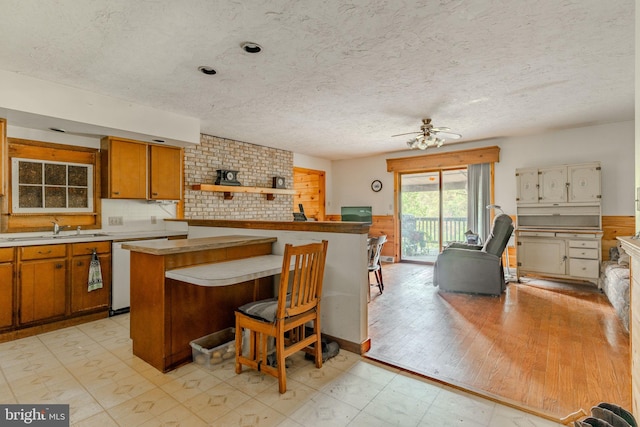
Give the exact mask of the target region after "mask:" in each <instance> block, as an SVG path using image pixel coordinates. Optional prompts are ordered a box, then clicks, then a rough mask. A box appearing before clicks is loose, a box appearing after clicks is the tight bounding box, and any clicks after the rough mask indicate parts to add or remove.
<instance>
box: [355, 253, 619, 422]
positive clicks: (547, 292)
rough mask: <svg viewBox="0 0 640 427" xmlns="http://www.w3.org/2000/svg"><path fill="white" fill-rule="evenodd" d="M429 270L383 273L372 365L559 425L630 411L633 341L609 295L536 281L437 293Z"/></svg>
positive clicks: (411, 267) (374, 312)
mask: <svg viewBox="0 0 640 427" xmlns="http://www.w3.org/2000/svg"><path fill="white" fill-rule="evenodd" d="M432 271H433V269H432V267H431V266H424V265H417V264H407V263H399V264H384V265H383V276H384V283H385V291H384V294H382V295H379V294H378V291H377V287H372V288H371V302H370V303H369V335H370V337H371V344H372V346H371V350H370V351H369V352H368V353H367V354H366V355H365V356H366V357H369V358H372V359H375V360H378V361H381V362H384V363H388V364H391V365H394V366H398V367H400V368H403V369H406V370H409V371H412V372H416V373H419V374H422V375H425V376H427V377H430V378H433V379H436V380H439V381H443V382H446V383H450V384H452V385H455V386H458V387H462V388H465V389H468V390H470V391H473V392H476V393H479V394H482V395H485V396H487V397H489V398H492V399H494V400H499V401H502V402H505V403H508V404H512V405H515V406H520V407H522V408H523V409H525V410H529V411H530V412H534V413H538V414H543V415H546V416H551V417H556V418H563V417H565V416H567V415H568V414H570V413H573V412H575V411H577V410H579V409H580V408H583V409H584V410H585V411H586V412H589V410H590V408H591V407H592V406H594V405H596V404H597V403H599V402H602V401H606V402H612V403H616V404H618V405H621V406H623V407H625V408H631V385H630V384H631V373H630V362H629V335H628V333H627V332H626V331H625V330H624V328H623V326H622V323H621V322H620V320H619V319H618V317H617V316H616V314H615V312H614V310H613V307H612V306H611V305H610V304H609V302H608V300H607V298H606V296H605V295H604V294H602V293H600V292H598V291H597V290H596V289H595V288H593V287H588V286H580V285H562V284H554V283H553V282H546V281H537V280H532V279H525V280H528V283H526V284H525V283H521V284H518V283H511V284H509V285H508V286H507V291H506V293H504V294H503V295H502V296H501V297H491V296H476V295H466V294H455V293H440V292H438V288H435V287H434V286H433V285H432ZM372 277H373V276H372Z"/></svg>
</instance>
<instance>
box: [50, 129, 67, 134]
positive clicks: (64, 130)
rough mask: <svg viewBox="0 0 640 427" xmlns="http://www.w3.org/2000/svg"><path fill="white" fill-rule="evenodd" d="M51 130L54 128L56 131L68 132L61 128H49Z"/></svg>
mask: <svg viewBox="0 0 640 427" xmlns="http://www.w3.org/2000/svg"><path fill="white" fill-rule="evenodd" d="M49 130H52V131H54V132H60V133H65V132H66V130H64V129H61V128H49Z"/></svg>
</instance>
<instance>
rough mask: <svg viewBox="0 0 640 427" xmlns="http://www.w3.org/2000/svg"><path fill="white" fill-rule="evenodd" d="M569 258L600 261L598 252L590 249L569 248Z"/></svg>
mask: <svg viewBox="0 0 640 427" xmlns="http://www.w3.org/2000/svg"><path fill="white" fill-rule="evenodd" d="M569 258H586V259H598V250H597V249H590V248H569Z"/></svg>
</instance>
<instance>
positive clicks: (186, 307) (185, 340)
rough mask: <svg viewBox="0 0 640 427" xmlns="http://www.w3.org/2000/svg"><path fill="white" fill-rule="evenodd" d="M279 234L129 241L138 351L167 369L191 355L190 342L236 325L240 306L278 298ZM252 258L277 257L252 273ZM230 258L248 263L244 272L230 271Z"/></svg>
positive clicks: (133, 327) (135, 348)
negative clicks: (275, 293)
mask: <svg viewBox="0 0 640 427" xmlns="http://www.w3.org/2000/svg"><path fill="white" fill-rule="evenodd" d="M276 240H277V239H276V238H275V237H264V236H219V237H206V238H198V239H180V240H168V241H156V242H148V243H145V242H140V243H136V244H124V245H123V248H125V249H129V250H130V251H131V314H130V319H131V321H130V322H131V327H130V334H131V339H132V340H133V354H134V355H136V356H138V357H140V358H141V359H143V360H144V361H146V362H147V363H149V364H150V365H152V366H154V367H155V368H156V369H158V370H160V371H162V372H167V371H169V370H171V369H174V368H175V367H177V366H179V365H181V364H184V363H186V362H190V361H191V346H190V345H189V342H190V341H192V340H194V339H197V338H200V337H202V336H205V335H208V334H210V333H213V332H217V331H219V330H222V329H224V328H227V327H230V326H233V325H234V310H235V309H236V308H237V307H239V306H241V305H243V304H246V303H248V302H251V301H256V300H259V299H264V298H270V297H272V296H273V274H276V273H278V272H279V271H280V269H281V267H282V257H279V266H278V268H277V271H275V267H274V266H275V264H278V263H277V262H276V261H277V260H276V258H272V257H274V256H275V255H272V254H271V252H272V244H273V242H275V241H276ZM265 256H268V258H264V257H265ZM276 257H277V256H276ZM249 259H250V260H251V261H253V260H255V261H257V262H258V260H262V261H266V260H267V259H268V260H270V261H269V262H267V264H266V265H264V268H262V267H260V268H258V269H256V268H253V272H251V271H249V270H250V269H248V268H247V267H249V266H251V265H252V263H250V262H247V261H249ZM239 260H245V261H244V262H241V263H239ZM229 263H236V264H235V265H236V267H238V264H241V265H244V266H245V270H244V272H245V274H242V272H241V271H237V273H235V274H234V273H231V274H230V273H229V271H232V270H229V269H228V267H229ZM224 264H227V266H226V267H222V266H223V265H224ZM231 265H232V266H233V265H234V264H231ZM187 267H188V268H187ZM214 267H215V268H214ZM219 267H220V268H219ZM256 270H257V271H256ZM225 271H226V273H225ZM218 273H220V274H221V276H219V277H217V274H218ZM208 274H211V275H212V277H210V278H206V277H205V276H206V275H208ZM194 275H195V276H194ZM198 275H199V276H200V278H199V279H198V278H197V276H198ZM223 276H224V277H223ZM207 281H210V282H208V283H209V284H206V283H207ZM216 281H218V286H216V285H215V283H216ZM195 282H199V283H195ZM221 283H223V284H224V285H223V286H219V284H221ZM212 284H213V285H212Z"/></svg>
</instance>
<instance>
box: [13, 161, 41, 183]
mask: <svg viewBox="0 0 640 427" xmlns="http://www.w3.org/2000/svg"><path fill="white" fill-rule="evenodd" d="M18 182H19V183H20V184H38V185H41V184H42V163H40V162H38V163H34V162H25V161H20V162H19V166H18Z"/></svg>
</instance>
